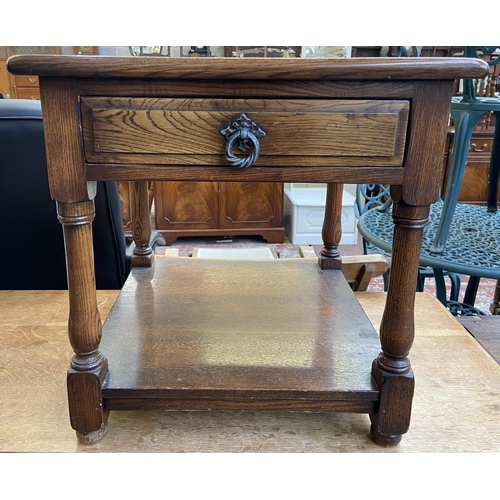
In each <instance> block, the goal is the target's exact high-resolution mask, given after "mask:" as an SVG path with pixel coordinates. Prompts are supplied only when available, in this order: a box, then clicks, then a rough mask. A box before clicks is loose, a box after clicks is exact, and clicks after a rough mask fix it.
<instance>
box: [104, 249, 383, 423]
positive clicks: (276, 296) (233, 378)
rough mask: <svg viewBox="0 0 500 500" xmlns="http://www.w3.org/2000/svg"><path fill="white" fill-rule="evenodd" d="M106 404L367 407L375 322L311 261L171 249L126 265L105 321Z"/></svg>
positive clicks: (372, 397)
mask: <svg viewBox="0 0 500 500" xmlns="http://www.w3.org/2000/svg"><path fill="white" fill-rule="evenodd" d="M101 351H102V353H103V354H104V355H105V356H106V358H107V359H108V363H109V373H108V376H107V378H106V380H105V383H104V386H103V390H102V395H103V400H104V406H105V408H106V409H109V410H120V409H122V410H130V409H170V410H208V409H214V410H216V409H217V410H259V409H260V410H266V411H314V412H317V411H321V412H323V411H324V412H330V411H339V412H360V413H373V412H376V408H377V403H378V399H379V392H378V389H377V386H376V384H375V383H374V381H373V379H372V377H371V365H372V361H373V360H374V359H375V358H376V357H377V355H378V353H379V351H380V343H379V338H378V335H377V333H376V332H375V330H374V328H373V326H372V325H371V323H370V321H369V320H368V318H367V316H366V315H365V313H364V311H363V309H362V308H361V306H360V305H359V303H358V301H357V299H356V298H355V296H354V294H353V293H352V291H351V289H350V288H349V286H348V284H347V283H346V281H345V279H344V277H343V275H342V273H341V272H340V271H337V270H327V271H322V270H321V269H320V268H319V266H318V264H317V262H315V261H310V260H306V259H304V260H301V259H284V260H255V261H234V260H223V259H221V260H211V259H194V258H187V257H186V258H172V259H165V260H158V261H156V262H155V264H154V266H153V268H135V269H133V270H132V272H131V275H130V276H129V278H128V280H127V282H126V284H125V286H124V287H123V289H122V291H121V292H120V295H119V297H118V298H117V300H116V302H115V305H114V306H113V308H112V310H111V312H110V314H109V316H108V318H107V320H106V322H105V324H104V326H103V337H102V342H101Z"/></svg>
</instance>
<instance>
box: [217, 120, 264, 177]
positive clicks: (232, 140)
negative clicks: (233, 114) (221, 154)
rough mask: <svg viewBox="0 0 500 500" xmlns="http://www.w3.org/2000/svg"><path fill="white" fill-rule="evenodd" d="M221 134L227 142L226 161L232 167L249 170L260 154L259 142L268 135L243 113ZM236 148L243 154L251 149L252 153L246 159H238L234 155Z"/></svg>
mask: <svg viewBox="0 0 500 500" xmlns="http://www.w3.org/2000/svg"><path fill="white" fill-rule="evenodd" d="M220 133H221V134H222V135H223V136H224V137H225V138H226V140H227V142H226V148H225V153H226V160H227V162H228V163H229V164H230V165H231V166H233V167H236V168H248V167H250V166H252V165H253V164H254V163H255V162H256V161H257V159H258V158H259V152H260V143H259V140H260V139H262V138H263V137H265V136H266V133H265V132H264V131H263V130H262V129H261V128H260V127H259V126H258V125H257V124H256V123H255V122H254V121H253V120H251V119H250V118H249V117H248V116H247V115H245V114H244V113H242V114H241V115H239V116H238V118H236V120H234V121H233V122H232V123H231V124H230V125H229V126H228V127H226V128H225V129H223V130H221V132H220ZM234 146H236V147H237V148H238V149H239V150H240V151H242V152H243V153H246V152H247V151H248V150H249V149H251V150H252V152H251V153H250V155H249V156H247V157H246V158H238V157H237V156H235V155H234V154H233V147H234Z"/></svg>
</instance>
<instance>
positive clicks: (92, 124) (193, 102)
mask: <svg viewBox="0 0 500 500" xmlns="http://www.w3.org/2000/svg"><path fill="white" fill-rule="evenodd" d="M408 110H409V103H408V102H406V101H357V100H349V101H342V100H327V101H325V100H273V99H267V100H265V101H263V100H262V99H259V100H252V99H245V100H241V99H138V98H135V99H124V98H110V99H107V98H82V115H83V127H84V138H85V141H84V142H85V152H86V159H87V161H88V162H90V163H112V162H118V163H142V164H174V165H175V164H188V165H189V164H204V165H220V164H221V163H224V149H225V144H226V138H225V137H223V136H222V134H221V131H222V130H223V129H225V128H226V127H227V126H228V125H229V124H230V123H231V122H232V121H233V120H234V119H235V118H236V117H237V116H238V115H239V114H240V113H249V114H250V115H249V116H251V119H252V120H253V121H255V122H256V123H257V124H258V125H259V127H261V128H262V129H263V130H264V131H265V133H266V136H265V137H263V138H262V139H261V140H260V141H259V142H260V144H261V150H260V154H259V159H258V160H257V162H256V166H259V165H278V166H280V165H281V166H282V165H307V166H315V165H325V166H327V165H366V164H368V165H383V166H391V165H393V166H400V165H401V164H402V157H403V152H404V139H405V135H406V123H407V119H408ZM292 137H293V138H294V139H293V141H291V140H290V138H292Z"/></svg>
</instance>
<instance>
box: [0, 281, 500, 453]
mask: <svg viewBox="0 0 500 500" xmlns="http://www.w3.org/2000/svg"><path fill="white" fill-rule="evenodd" d="M118 293H119V292H118V291H115V290H112V291H108V290H98V291H97V303H98V306H99V311H100V314H101V316H102V318H103V319H105V318H106V317H107V315H108V313H109V310H110V308H111V307H112V305H113V302H114V301H115V299H116V297H117V296H118ZM356 297H357V299H358V300H359V302H360V303H361V305H362V306H363V309H364V310H365V312H366V314H367V315H368V317H369V318H370V321H371V322H372V323H373V324H374V326H375V328H376V329H378V325H379V324H380V320H381V317H382V313H383V307H384V302H385V297H386V294H385V293H383V292H360V293H357V294H356ZM68 312H69V309H68V296H67V292H65V291H63V290H58V291H48V290H46V291H8V290H2V291H0V317H1V318H2V330H1V332H2V335H0V367H1V369H0V387H1V389H0V391H1V399H0V451H2V452H4V453H9V452H21V453H22V452H28V453H29V452H31V453H39V452H52V453H54V452H69V453H75V452H76V453H116V452H122V453H134V452H135V453H141V452H150V453H169V452H172V453H173V452H188V453H189V452H192V453H199V452H219V453H230V452H255V453H265V452H275V453H282V452H290V453H297V452H309V453H321V452H324V453H325V452H326V453H338V452H351V453H361V452H362V453H379V454H380V453H384V454H385V453H389V454H392V453H418V452H422V453H440V452H447V453H460V452H462V453H463V452H469V453H476V452H482V453H485V452H493V453H499V452H500V419H499V418H498V408H499V406H500V392H499V391H498V387H499V386H500V366H499V365H498V364H497V363H496V362H495V361H494V360H493V358H492V357H491V356H490V355H488V353H487V352H486V351H485V350H484V349H483V348H482V347H481V346H480V345H479V344H478V343H477V342H476V341H475V340H474V338H473V337H472V336H471V335H470V334H469V333H468V332H467V331H466V330H465V329H464V328H463V327H462V326H461V325H460V324H459V323H458V321H457V320H456V319H455V318H454V317H453V316H451V315H450V314H449V313H448V312H447V311H446V310H445V309H444V307H443V306H442V305H441V304H440V303H439V302H438V301H437V299H436V298H435V297H433V296H432V295H429V294H427V293H417V297H416V308H415V318H416V322H415V324H416V332H415V333H416V335H415V344H414V347H413V349H412V364H413V368H414V370H415V373H416V377H417V380H418V388H417V390H416V392H415V397H414V402H413V414H412V423H411V429H410V432H409V433H408V434H407V435H406V436H405V438H404V439H403V440H402V441H401V443H400V445H399V446H397V447H395V448H380V447H379V446H377V445H376V444H375V443H373V441H371V439H370V437H369V435H368V432H367V429H368V417H367V415H363V414H344V413H290V412H254V411H244V412H238V411H183V412H173V411H168V412H165V411H137V410H134V411H125V410H124V411H115V412H111V413H110V417H109V424H110V428H109V430H108V434H107V436H106V438H105V439H103V440H102V441H100V442H99V443H97V444H94V445H93V446H88V445H83V444H80V443H78V442H77V441H76V440H75V436H74V432H73V431H72V429H71V427H70V426H69V424H68V410H67V397H66V387H65V377H64V372H65V370H66V368H67V364H68V360H69V359H70V357H71V355H72V350H71V347H70V346H69V344H68V341H67V317H68ZM457 362H458V363H459V365H460V370H457V369H456V364H457ZM463 372H466V373H467V374H468V376H467V377H465V378H464V377H463Z"/></svg>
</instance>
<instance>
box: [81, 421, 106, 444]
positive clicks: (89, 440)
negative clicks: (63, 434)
mask: <svg viewBox="0 0 500 500" xmlns="http://www.w3.org/2000/svg"><path fill="white" fill-rule="evenodd" d="M107 432H108V424H104V425H103V426H102V427H101V428H100V429H99V430H98V431H92V432H80V431H76V437H77V438H78V441H80V443H82V444H87V445H90V444H96V443H98V442H99V441H100V440H101V439H102V438H103V437H104V436H105V435H106V433H107Z"/></svg>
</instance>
